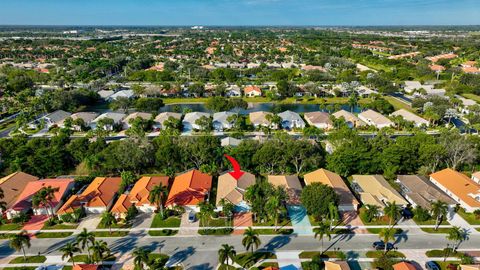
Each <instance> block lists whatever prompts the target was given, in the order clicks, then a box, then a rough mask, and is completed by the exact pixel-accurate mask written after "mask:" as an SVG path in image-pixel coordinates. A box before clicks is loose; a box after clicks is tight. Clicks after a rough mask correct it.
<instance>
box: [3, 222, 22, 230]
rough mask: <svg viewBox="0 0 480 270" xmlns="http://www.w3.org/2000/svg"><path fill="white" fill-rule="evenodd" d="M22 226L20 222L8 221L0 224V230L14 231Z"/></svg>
mask: <svg viewBox="0 0 480 270" xmlns="http://www.w3.org/2000/svg"><path fill="white" fill-rule="evenodd" d="M21 228H22V224H18V223H8V224H2V225H0V231H15V230H20V229H21Z"/></svg>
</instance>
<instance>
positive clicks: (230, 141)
mask: <svg viewBox="0 0 480 270" xmlns="http://www.w3.org/2000/svg"><path fill="white" fill-rule="evenodd" d="M241 142H242V140H239V139H236V138H233V137H226V138H223V139H222V140H221V145H222V146H238V145H239V144H240V143H241Z"/></svg>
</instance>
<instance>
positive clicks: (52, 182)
mask: <svg viewBox="0 0 480 270" xmlns="http://www.w3.org/2000/svg"><path fill="white" fill-rule="evenodd" d="M73 182H74V180H73V179H70V178H63V179H43V180H39V181H33V182H30V183H28V184H27V185H26V186H25V189H23V191H22V193H21V194H20V195H19V196H18V198H17V201H16V202H15V204H14V205H13V206H12V207H11V209H13V210H16V211H21V210H25V209H29V208H31V207H32V201H31V200H32V197H33V195H34V194H35V193H37V192H38V191H39V190H40V189H42V188H44V187H52V188H58V191H57V192H55V194H54V200H53V202H52V206H53V207H54V208H55V207H56V206H57V205H58V203H59V202H60V201H61V200H62V197H63V196H64V195H65V193H66V192H68V190H69V188H70V187H71V185H73Z"/></svg>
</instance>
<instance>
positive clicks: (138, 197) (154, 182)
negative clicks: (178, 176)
mask: <svg viewBox="0 0 480 270" xmlns="http://www.w3.org/2000/svg"><path fill="white" fill-rule="evenodd" d="M158 185H162V186H166V187H168V177H167V176H154V177H149V176H144V177H142V178H140V180H138V181H137V183H135V185H134V186H133V188H132V190H130V193H128V194H122V195H120V197H119V198H118V200H117V202H116V203H115V205H114V206H113V207H112V210H111V212H112V213H126V212H127V210H128V208H129V207H130V206H131V205H132V204H135V205H136V206H142V205H150V204H151V203H150V201H149V200H148V196H149V195H150V191H151V190H152V189H153V187H154V186H158Z"/></svg>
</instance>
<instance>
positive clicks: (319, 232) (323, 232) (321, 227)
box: [313, 221, 332, 254]
mask: <svg viewBox="0 0 480 270" xmlns="http://www.w3.org/2000/svg"><path fill="white" fill-rule="evenodd" d="M313 232H314V233H315V238H317V237H318V238H319V239H320V241H321V242H322V249H321V253H320V254H323V252H324V250H323V237H324V236H326V237H327V238H328V241H330V240H331V239H332V235H331V234H330V226H329V225H328V224H326V223H324V222H323V221H322V222H320V223H319V224H318V227H316V228H314V229H313Z"/></svg>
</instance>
